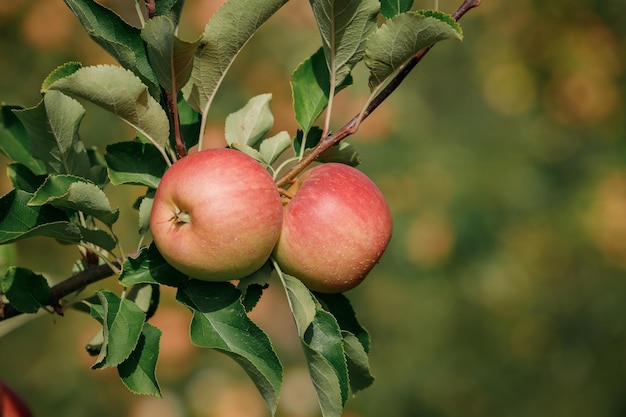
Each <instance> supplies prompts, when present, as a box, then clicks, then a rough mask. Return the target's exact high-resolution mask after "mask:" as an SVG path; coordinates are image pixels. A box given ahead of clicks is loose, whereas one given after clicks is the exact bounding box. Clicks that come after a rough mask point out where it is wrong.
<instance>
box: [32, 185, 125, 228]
mask: <svg viewBox="0 0 626 417" xmlns="http://www.w3.org/2000/svg"><path fill="white" fill-rule="evenodd" d="M45 204H51V205H53V206H55V207H60V208H67V209H71V210H76V211H81V212H83V213H85V214H88V215H90V216H93V217H95V218H97V219H98V220H100V221H102V222H103V223H105V224H106V225H108V226H111V225H112V224H114V223H115V222H116V221H117V219H118V217H119V210H115V211H113V210H112V209H111V204H110V203H109V199H108V198H107V196H106V194H105V193H104V191H102V189H100V188H99V187H98V186H97V185H96V184H94V183H92V182H90V181H87V180H86V179H84V178H81V177H76V176H73V175H50V176H48V178H47V179H46V181H45V182H44V183H43V185H42V186H41V187H39V189H38V190H37V191H36V192H35V194H34V196H33V198H31V199H30V201H29V202H28V205H29V206H43V205H45Z"/></svg>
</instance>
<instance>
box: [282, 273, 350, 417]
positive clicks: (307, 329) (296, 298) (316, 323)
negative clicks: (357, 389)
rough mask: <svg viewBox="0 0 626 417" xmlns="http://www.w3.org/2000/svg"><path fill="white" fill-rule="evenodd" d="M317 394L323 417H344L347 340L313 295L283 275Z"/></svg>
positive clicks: (303, 286)
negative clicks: (345, 345)
mask: <svg viewBox="0 0 626 417" xmlns="http://www.w3.org/2000/svg"><path fill="white" fill-rule="evenodd" d="M279 276H280V278H281V281H282V283H283V287H284V288H285V291H286V293H287V299H288V301H289V306H290V308H291V312H292V314H293V317H294V320H295V322H296V327H297V329H298V334H299V335H300V341H301V344H302V348H303V351H304V354H305V357H306V360H307V365H308V367H309V373H310V375H311V380H312V381H313V386H314V387H315V391H316V392H317V397H318V401H319V404H320V408H321V410H322V416H323V417H340V416H341V414H342V410H343V405H344V404H345V402H346V400H347V398H348V389H349V386H350V385H349V379H348V368H347V364H346V361H345V356H344V350H343V338H342V335H341V331H340V329H339V325H338V323H337V321H336V320H335V318H334V317H333V316H332V314H330V313H328V312H326V311H324V310H323V309H322V308H321V307H320V306H318V305H316V303H315V300H314V298H313V295H312V294H311V292H310V291H309V290H308V288H306V287H305V285H304V284H303V283H302V282H301V281H300V280H298V279H297V278H295V277H292V276H290V275H287V274H284V273H282V272H280V271H279Z"/></svg>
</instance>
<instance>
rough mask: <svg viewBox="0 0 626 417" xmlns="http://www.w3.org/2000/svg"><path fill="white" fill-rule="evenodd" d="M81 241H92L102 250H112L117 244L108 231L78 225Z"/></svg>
mask: <svg viewBox="0 0 626 417" xmlns="http://www.w3.org/2000/svg"><path fill="white" fill-rule="evenodd" d="M78 228H79V230H80V234H81V236H82V241H83V242H89V243H93V244H94V245H96V246H99V247H101V248H102V249H104V250H107V251H109V252H110V251H112V250H113V249H115V246H117V241H116V240H115V238H114V237H113V236H111V235H110V234H109V233H108V232H106V231H104V230H100V229H88V228H86V227H82V226H78Z"/></svg>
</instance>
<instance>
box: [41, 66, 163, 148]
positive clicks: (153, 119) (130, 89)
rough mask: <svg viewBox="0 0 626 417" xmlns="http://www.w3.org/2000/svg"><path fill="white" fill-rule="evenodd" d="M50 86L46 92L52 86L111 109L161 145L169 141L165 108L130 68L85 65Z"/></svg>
mask: <svg viewBox="0 0 626 417" xmlns="http://www.w3.org/2000/svg"><path fill="white" fill-rule="evenodd" d="M48 89H49V90H48V92H47V93H46V96H47V95H48V94H49V93H50V90H58V91H61V92H63V93H65V94H68V95H70V96H74V97H78V98H83V99H85V100H88V101H90V102H92V103H94V104H96V105H98V106H100V107H102V108H103V109H105V110H108V111H110V112H112V113H113V114H115V115H117V116H118V117H120V118H121V119H122V120H124V121H125V122H126V123H128V124H129V125H131V126H132V127H133V128H135V129H136V130H137V131H138V132H140V133H141V134H142V135H144V136H146V137H147V138H148V139H149V140H150V141H151V142H152V143H154V144H155V145H157V147H159V148H164V147H165V146H166V145H167V143H168V140H169V135H170V126H169V120H168V117H167V114H166V113H165V110H163V108H162V107H161V106H160V105H159V103H158V102H157V101H156V100H155V99H154V98H153V97H152V96H151V95H150V94H148V89H147V87H146V86H145V85H144V84H143V83H142V81H141V80H140V79H139V78H137V76H135V75H134V74H133V73H132V72H130V71H128V70H125V69H123V68H120V67H117V66H113V65H98V66H93V67H84V68H81V69H79V70H78V71H76V72H75V73H73V74H71V75H69V76H67V77H65V78H62V79H60V80H57V81H55V82H54V83H52V84H50V86H48Z"/></svg>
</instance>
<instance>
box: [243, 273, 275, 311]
mask: <svg viewBox="0 0 626 417" xmlns="http://www.w3.org/2000/svg"><path fill="white" fill-rule="evenodd" d="M272 271H273V269H272V266H271V264H270V263H269V262H266V263H265V264H263V266H262V267H261V268H259V269H258V270H257V271H255V272H253V273H252V274H250V275H248V276H245V277H243V278H241V279H240V280H239V282H238V283H237V289H238V290H239V291H241V303H242V304H243V306H244V308H245V309H246V312H250V311H252V309H253V308H254V307H255V306H256V304H257V303H258V302H259V300H260V299H261V295H262V294H263V290H264V289H265V288H267V287H268V286H269V283H270V277H271V275H272Z"/></svg>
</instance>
